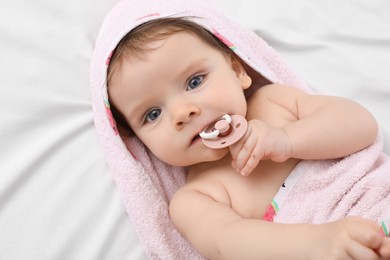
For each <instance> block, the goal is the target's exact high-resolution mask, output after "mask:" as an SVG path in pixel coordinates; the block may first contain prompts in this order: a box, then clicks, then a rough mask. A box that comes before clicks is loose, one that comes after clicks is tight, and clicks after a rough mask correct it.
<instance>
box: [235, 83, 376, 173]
mask: <svg viewBox="0 0 390 260" xmlns="http://www.w3.org/2000/svg"><path fill="white" fill-rule="evenodd" d="M247 119H248V120H249V123H250V124H251V120H255V121H256V120H257V121H261V122H255V123H254V124H255V125H254V126H252V128H253V127H255V130H256V131H252V133H251V134H256V135H258V136H257V137H256V138H258V139H257V141H256V142H255V143H254V141H253V139H254V138H255V137H250V136H249V135H247V136H246V138H247V139H243V140H242V141H241V142H240V143H237V144H236V145H235V146H233V147H232V149H231V151H232V156H233V159H234V160H236V159H237V157H238V158H239V161H237V163H238V165H237V166H236V168H238V169H239V170H242V169H243V168H244V166H245V164H246V163H247V161H248V160H249V162H248V163H249V164H250V165H249V166H250V167H249V168H252V169H253V168H254V166H255V165H257V163H258V160H260V159H272V160H274V161H284V160H287V159H288V158H298V159H332V158H340V157H344V156H347V155H349V154H352V153H354V152H357V151H359V150H361V149H363V148H365V147H367V146H368V145H370V144H372V143H373V142H374V140H375V137H376V135H377V131H378V126H377V123H376V120H375V118H374V117H373V116H372V114H371V113H370V112H369V111H368V110H367V109H365V108H364V107H362V106H361V105H359V104H357V103H356V102H354V101H352V100H349V99H346V98H342V97H334V96H323V95H309V94H307V93H304V92H303V91H301V90H298V89H296V88H293V87H289V86H282V85H269V86H265V87H263V88H260V89H259V90H258V91H256V92H255V93H254V94H253V96H252V97H251V98H250V100H249V101H248V113H247ZM256 127H257V128H256ZM259 129H260V130H259ZM286 137H287V138H286ZM251 138H252V140H251ZM267 138H268V139H267ZM274 139H275V140H276V141H275V142H273V141H274ZM247 140H248V141H247ZM268 140H270V142H268ZM278 140H280V142H279V141H278ZM273 146H274V147H273ZM248 147H249V148H248ZM258 153H260V155H259V154H258ZM240 158H241V159H240ZM251 158H255V159H256V160H253V159H251ZM250 160H252V162H250Z"/></svg>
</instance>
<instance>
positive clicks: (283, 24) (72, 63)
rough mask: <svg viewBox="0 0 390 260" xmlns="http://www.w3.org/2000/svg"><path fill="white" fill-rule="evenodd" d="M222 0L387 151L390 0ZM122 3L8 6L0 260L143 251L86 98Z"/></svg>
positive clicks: (3, 49)
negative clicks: (347, 105)
mask: <svg viewBox="0 0 390 260" xmlns="http://www.w3.org/2000/svg"><path fill="white" fill-rule="evenodd" d="M215 1H216V3H217V4H219V5H221V8H223V9H224V10H225V11H226V12H227V13H228V14H230V15H231V16H232V17H233V19H236V20H237V21H239V22H240V23H242V24H244V25H246V26H249V27H250V28H252V29H254V30H256V31H257V32H258V33H259V34H260V35H261V36H262V37H264V38H265V39H266V40H267V41H268V42H269V43H270V44H271V45H272V46H273V47H274V48H276V49H277V50H278V51H279V52H280V53H281V54H282V56H284V57H285V58H286V60H287V61H288V62H289V64H290V65H291V66H292V67H293V68H294V69H295V70H296V71H297V72H298V73H299V74H301V75H302V77H303V78H304V79H306V80H307V81H308V82H310V84H311V85H312V86H313V87H314V88H316V89H318V90H319V91H322V92H325V93H328V94H334V95H341V96H347V97H350V98H353V99H355V100H357V101H359V102H361V103H362V104H363V105H365V106H367V107H368V108H369V109H370V110H371V111H372V112H373V113H374V114H375V116H376V117H377V119H378V121H379V123H380V125H381V127H382V129H383V130H384V135H385V138H386V148H385V149H386V152H387V153H388V154H389V153H390V144H389V142H390V122H389V121H390V120H389V119H390V116H389V115H390V112H389V111H390V86H389V83H388V79H387V74H388V70H389V68H390V2H389V1H387V0H373V1H364V0H354V1H352V0H346V1H342V2H339V1H336V0H329V1H322V0H299V1H286V0H284V1H282V0H274V1H264V0H252V1H250V0H246V1H241V2H240V1H231V0H215ZM115 2H116V0H106V1H103V0H98V1H92V0H85V1H76V0H69V1H59V0H35V1H27V0H19V1H11V0H2V1H1V2H0V57H1V60H0V69H1V73H0V88H1V95H0V106H1V107H0V108H1V110H0V174H1V175H0V176H1V181H0V259H83V260H86V259H145V256H144V253H143V250H142V247H141V245H140V243H139V241H138V238H137V236H136V234H135V233H134V231H133V228H132V226H131V224H130V223H129V221H128V219H127V215H126V212H125V211H124V208H123V206H122V204H121V200H120V198H119V195H118V192H117V190H116V188H115V185H114V183H113V180H112V178H111V176H110V173H109V171H108V169H107V166H106V163H105V161H104V158H103V155H102V152H101V150H100V148H99V146H98V143H97V137H96V132H95V130H94V127H93V123H92V113H91V106H90V95H89V84H88V69H89V61H90V56H91V53H92V50H93V45H94V41H95V39H96V35H97V31H98V28H99V26H100V24H101V22H102V19H103V16H104V14H105V12H106V11H108V9H109V8H110V7H111V6H112V5H113V4H114V3H115Z"/></svg>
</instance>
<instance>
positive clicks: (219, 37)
mask: <svg viewBox="0 0 390 260" xmlns="http://www.w3.org/2000/svg"><path fill="white" fill-rule="evenodd" d="M212 33H213V35H214V36H215V37H217V38H218V40H220V41H221V42H222V43H223V44H225V45H226V46H228V47H229V48H230V49H231V50H232V51H235V50H236V49H237V47H236V46H235V45H234V44H233V43H232V42H231V41H229V40H228V39H226V38H225V37H224V36H223V35H222V34H220V33H219V32H218V31H217V30H215V29H214V28H213V32H212Z"/></svg>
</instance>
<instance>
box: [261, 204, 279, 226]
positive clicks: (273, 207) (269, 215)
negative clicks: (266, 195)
mask: <svg viewBox="0 0 390 260" xmlns="http://www.w3.org/2000/svg"><path fill="white" fill-rule="evenodd" d="M278 211H279V206H278V204H277V203H276V201H275V200H272V201H271V204H270V205H269V206H268V209H267V211H266V212H265V214H264V216H263V220H265V221H269V222H273V221H274V217H275V216H276V214H277V213H278Z"/></svg>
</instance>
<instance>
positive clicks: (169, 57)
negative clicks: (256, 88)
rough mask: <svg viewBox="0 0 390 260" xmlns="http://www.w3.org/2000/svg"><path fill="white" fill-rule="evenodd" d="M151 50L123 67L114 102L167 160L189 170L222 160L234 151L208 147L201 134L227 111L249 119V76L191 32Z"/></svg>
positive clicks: (113, 87) (113, 89)
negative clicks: (245, 93)
mask: <svg viewBox="0 0 390 260" xmlns="http://www.w3.org/2000/svg"><path fill="white" fill-rule="evenodd" d="M151 46H152V47H153V50H151V51H149V52H148V53H147V54H146V56H145V57H144V56H143V57H142V58H139V57H132V58H129V59H127V60H125V61H124V62H123V64H121V66H120V68H119V69H118V71H117V72H116V74H114V75H113V78H112V81H111V83H110V98H111V100H112V101H113V102H114V103H115V104H116V106H117V108H118V109H119V110H120V111H121V112H122V113H123V115H124V116H125V117H126V119H127V121H128V122H129V124H130V126H131V128H132V129H133V130H134V132H135V134H136V135H137V136H138V137H139V138H140V140H141V141H142V142H143V143H144V144H145V145H146V146H147V147H148V148H149V149H150V150H151V151H152V153H153V154H155V155H156V156H157V157H158V158H160V159H161V160H162V161H164V162H166V163H168V164H171V165H177V166H188V165H193V164H196V163H200V162H205V161H213V160H218V159H220V158H222V157H223V156H224V155H226V153H227V152H228V149H227V148H225V149H219V150H213V149H210V148H207V147H206V146H205V145H204V144H203V143H202V141H201V139H200V138H199V133H200V132H202V130H203V129H204V128H205V127H206V126H207V125H208V124H210V123H211V122H213V121H214V120H216V119H217V118H219V117H221V116H222V115H224V114H226V113H228V114H239V115H242V116H245V114H246V100H245V97H244V94H243V89H245V88H247V87H249V84H250V79H249V81H248V78H249V77H248V76H247V74H246V72H245V71H244V70H243V68H242V66H241V65H240V63H239V62H238V61H236V60H235V59H232V58H231V57H228V56H227V55H226V54H222V53H221V52H220V51H218V50H216V49H215V48H213V47H211V46H209V45H208V44H206V43H205V42H203V41H202V40H201V39H199V38H198V37H197V36H194V35H192V34H190V33H186V32H181V33H176V34H174V35H172V36H169V37H168V38H166V39H164V40H160V41H158V42H153V43H151ZM248 82H249V83H248Z"/></svg>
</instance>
